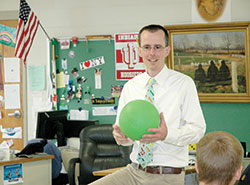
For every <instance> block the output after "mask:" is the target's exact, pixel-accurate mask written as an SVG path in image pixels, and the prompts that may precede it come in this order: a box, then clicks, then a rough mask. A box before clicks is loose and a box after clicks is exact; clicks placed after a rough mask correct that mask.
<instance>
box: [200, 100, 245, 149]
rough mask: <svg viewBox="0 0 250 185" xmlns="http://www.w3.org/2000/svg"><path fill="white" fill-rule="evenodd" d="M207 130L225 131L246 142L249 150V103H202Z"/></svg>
mask: <svg viewBox="0 0 250 185" xmlns="http://www.w3.org/2000/svg"><path fill="white" fill-rule="evenodd" d="M201 107H202V110H203V113H204V117H205V120H206V123H207V131H206V132H212V131H226V132H229V133H231V134H232V135H234V136H235V137H237V139H238V140H240V141H242V142H243V141H244V142H246V143H247V151H250V104H244V103H202V104H201Z"/></svg>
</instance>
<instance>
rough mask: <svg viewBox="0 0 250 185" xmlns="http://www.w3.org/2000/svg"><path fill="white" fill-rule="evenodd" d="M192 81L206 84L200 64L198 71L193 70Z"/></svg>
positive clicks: (204, 74)
mask: <svg viewBox="0 0 250 185" xmlns="http://www.w3.org/2000/svg"><path fill="white" fill-rule="evenodd" d="M194 80H197V81H199V82H201V83H205V82H206V73H205V71H204V69H203V68H202V65H201V64H199V66H198V69H196V70H195V77H194Z"/></svg>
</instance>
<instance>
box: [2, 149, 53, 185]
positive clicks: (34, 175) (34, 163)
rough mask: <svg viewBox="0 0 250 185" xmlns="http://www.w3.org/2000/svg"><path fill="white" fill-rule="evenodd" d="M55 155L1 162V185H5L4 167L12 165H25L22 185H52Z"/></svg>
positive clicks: (34, 156)
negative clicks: (52, 163)
mask: <svg viewBox="0 0 250 185" xmlns="http://www.w3.org/2000/svg"><path fill="white" fill-rule="evenodd" d="M53 158H54V156H53V155H47V154H42V155H33V156H32V158H18V157H16V158H14V159H12V160H8V161H0V184H3V182H4V181H3V179H4V178H3V174H4V166H5V165H11V164H19V163H22V164H23V183H22V185H31V184H35V185H51V184H52V166H51V160H52V159H53Z"/></svg>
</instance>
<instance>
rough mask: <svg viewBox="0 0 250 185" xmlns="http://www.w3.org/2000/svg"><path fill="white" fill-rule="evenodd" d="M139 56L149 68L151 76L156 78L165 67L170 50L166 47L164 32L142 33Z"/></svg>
mask: <svg viewBox="0 0 250 185" xmlns="http://www.w3.org/2000/svg"><path fill="white" fill-rule="evenodd" d="M140 44H141V46H140V47H139V52H138V53H139V56H140V57H142V59H143V62H144V64H145V66H146V68H147V72H148V73H149V75H153V76H155V75H156V74H158V73H159V72H160V71H161V69H162V68H163V66H164V65H165V58H166V56H167V55H168V54H169V51H170V48H169V47H165V45H166V44H165V35H164V32H163V31H162V30H158V31H156V32H153V33H152V32H149V31H146V30H145V31H143V32H142V33H141V43H140Z"/></svg>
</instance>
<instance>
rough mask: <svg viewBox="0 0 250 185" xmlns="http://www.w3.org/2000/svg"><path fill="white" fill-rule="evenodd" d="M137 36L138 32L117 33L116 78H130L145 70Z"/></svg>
mask: <svg viewBox="0 0 250 185" xmlns="http://www.w3.org/2000/svg"><path fill="white" fill-rule="evenodd" d="M137 38H138V33H127V34H115V59H116V80H129V79H132V78H133V77H135V76H136V75H138V74H141V73H143V72H145V66H144V64H143V61H142V59H141V58H140V57H139V55H138V43H137Z"/></svg>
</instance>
